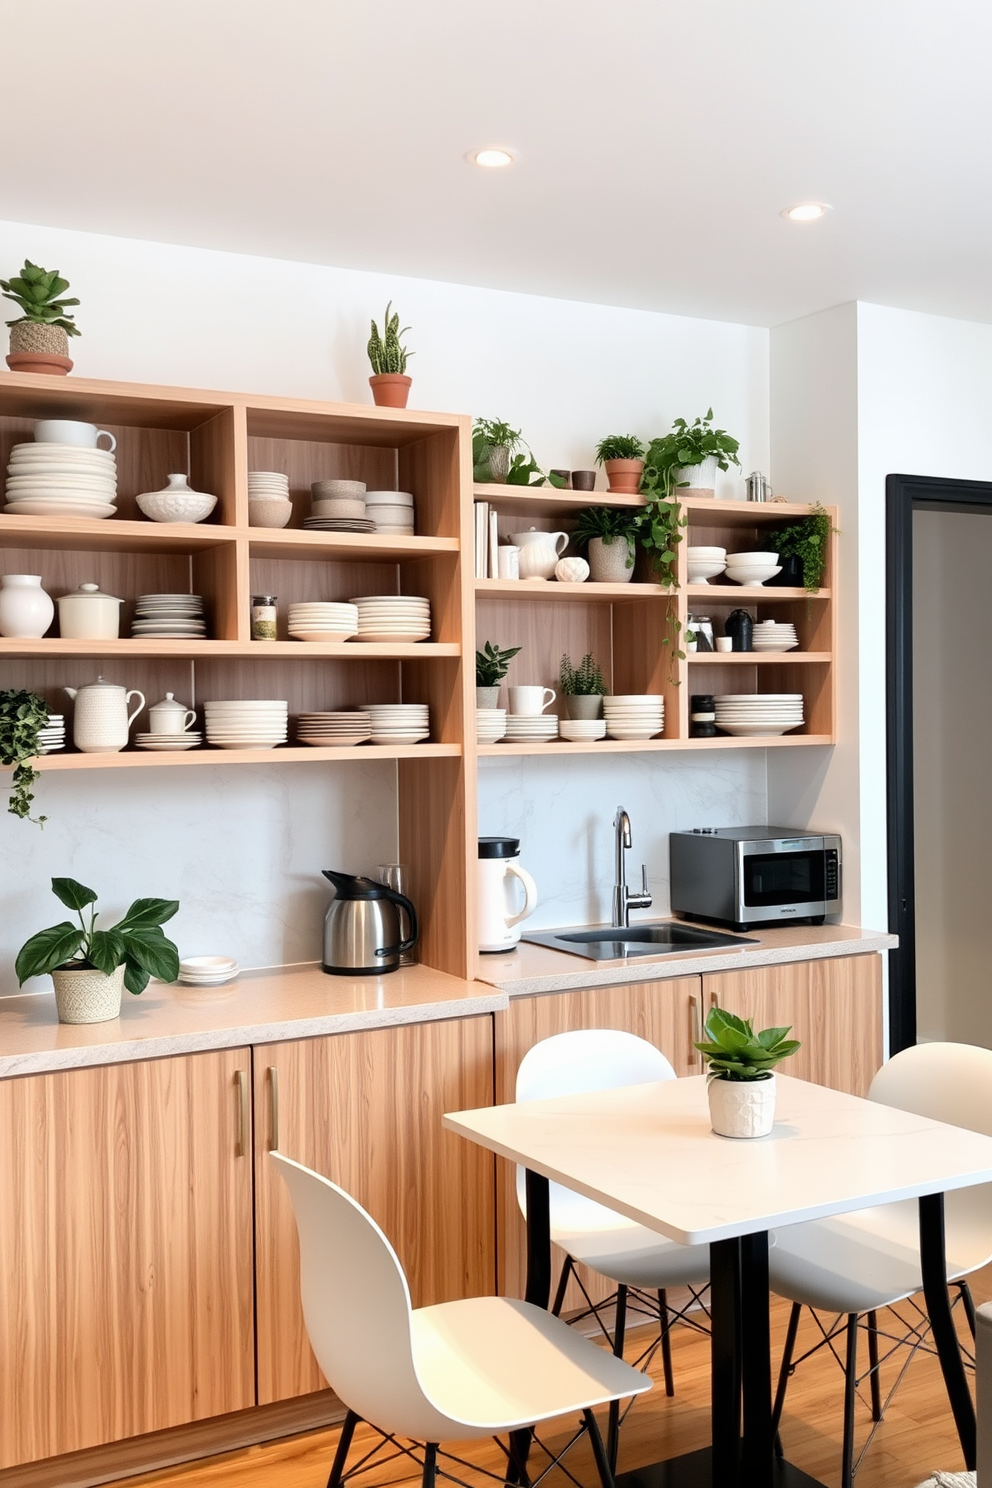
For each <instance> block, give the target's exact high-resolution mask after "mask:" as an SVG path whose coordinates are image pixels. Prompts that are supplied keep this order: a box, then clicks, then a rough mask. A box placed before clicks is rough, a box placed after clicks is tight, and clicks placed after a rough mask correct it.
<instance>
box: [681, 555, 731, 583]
mask: <svg viewBox="0 0 992 1488" xmlns="http://www.w3.org/2000/svg"><path fill="white" fill-rule="evenodd" d="M725 568H726V564H725V563H721V562H720V561H719V560H717V559H714V560H713V561H712V562H705V561H703V560H699V559H695V560H694V559H692V558H690V559H689V583H690V584H705V583H706V581H707V579H715V578H716V577H717V576H718V575H719V574H722V573H723V571H724V569H725Z"/></svg>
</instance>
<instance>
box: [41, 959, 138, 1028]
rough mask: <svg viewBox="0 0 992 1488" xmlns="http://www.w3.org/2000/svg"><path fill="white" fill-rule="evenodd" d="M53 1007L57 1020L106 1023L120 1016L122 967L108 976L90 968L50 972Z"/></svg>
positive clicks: (63, 1021)
mask: <svg viewBox="0 0 992 1488" xmlns="http://www.w3.org/2000/svg"><path fill="white" fill-rule="evenodd" d="M52 981H53V982H54V983H55V1006H56V1007H57V1008H58V1013H59V1022H60V1023H107V1022H109V1021H110V1019H111V1018H116V1017H118V1016H119V1015H120V1010H121V993H122V992H123V990H124V967H123V966H118V968H117V970H116V971H115V972H113V973H112V974H111V975H110V976H104V974H103V972H102V971H95V970H94V969H93V968H92V967H83V968H82V969H81V970H80V971H53V972H52Z"/></svg>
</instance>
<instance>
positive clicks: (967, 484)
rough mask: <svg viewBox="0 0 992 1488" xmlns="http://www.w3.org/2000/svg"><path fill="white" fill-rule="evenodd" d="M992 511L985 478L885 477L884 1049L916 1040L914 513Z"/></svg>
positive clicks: (991, 487) (991, 496)
mask: <svg viewBox="0 0 992 1488" xmlns="http://www.w3.org/2000/svg"><path fill="white" fill-rule="evenodd" d="M981 507H987V508H988V509H989V510H990V512H992V481H966V480H944V479H941V478H938V477H936V476H922V475H889V476H886V479H885V538H886V562H885V568H886V586H885V587H886V593H885V606H886V642H885V645H886V650H885V664H886V679H887V680H886V726H887V737H888V743H887V803H886V804H887V807H888V832H887V836H888V864H889V930H890V931H891V932H892V933H893V934H894V935H898V937H899V948H898V950H895V951H890V952H889V1052H890V1053H891V1054H897V1053H898V1052H899V1050H900V1049H906V1048H908V1047H909V1046H910V1045H911V1044H915V1043H916V871H915V865H914V859H913V854H914V846H915V841H914V824H913V813H914V803H913V512H914V510H916V509H917V508H919V509H921V510H930V511H934V510H936V511H940V510H944V511H974V510H975V509H976V508H981Z"/></svg>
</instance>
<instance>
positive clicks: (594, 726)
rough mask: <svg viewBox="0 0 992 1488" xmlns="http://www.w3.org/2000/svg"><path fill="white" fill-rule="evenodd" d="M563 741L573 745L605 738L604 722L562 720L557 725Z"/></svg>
mask: <svg viewBox="0 0 992 1488" xmlns="http://www.w3.org/2000/svg"><path fill="white" fill-rule="evenodd" d="M558 732H559V734H560V735H561V737H562V738H563V739H568V740H569V741H570V742H571V743H573V744H578V743H580V742H586V741H590V740H595V739H605V738H606V721H605V719H602V718H592V719H585V718H563V719H562V720H561V722H560V723H559V724H558Z"/></svg>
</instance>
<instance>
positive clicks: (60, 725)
mask: <svg viewBox="0 0 992 1488" xmlns="http://www.w3.org/2000/svg"><path fill="white" fill-rule="evenodd" d="M64 748H65V714H64V713H49V715H48V722H47V723H46V724H45V727H44V728H40V729H39V730H38V753H39V754H54V753H55V751H56V750H57V749H64Z"/></svg>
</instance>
